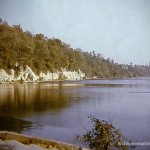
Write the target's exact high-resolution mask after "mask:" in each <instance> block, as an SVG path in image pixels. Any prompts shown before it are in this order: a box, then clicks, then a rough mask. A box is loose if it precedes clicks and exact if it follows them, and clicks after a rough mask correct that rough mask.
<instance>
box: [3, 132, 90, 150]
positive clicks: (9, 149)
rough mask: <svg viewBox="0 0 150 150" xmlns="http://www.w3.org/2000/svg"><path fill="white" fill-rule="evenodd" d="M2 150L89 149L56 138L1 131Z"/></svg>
mask: <svg viewBox="0 0 150 150" xmlns="http://www.w3.org/2000/svg"><path fill="white" fill-rule="evenodd" d="M0 150H88V149H85V148H81V147H79V146H76V145H72V144H68V143H63V142H59V141H55V140H48V139H43V138H37V137H31V136H27V135H22V134H18V133H14V132H8V131H0Z"/></svg>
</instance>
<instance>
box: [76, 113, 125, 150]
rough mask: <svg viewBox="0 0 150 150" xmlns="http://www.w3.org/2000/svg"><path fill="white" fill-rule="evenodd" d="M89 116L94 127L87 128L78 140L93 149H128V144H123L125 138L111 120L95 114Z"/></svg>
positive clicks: (78, 136)
mask: <svg viewBox="0 0 150 150" xmlns="http://www.w3.org/2000/svg"><path fill="white" fill-rule="evenodd" d="M88 118H90V120H91V122H92V123H93V128H92V129H91V130H86V133H85V134H83V135H77V140H78V141H80V142H82V143H84V144H88V146H89V147H90V148H91V149H92V150H109V149H113V148H115V149H118V150H126V149H127V147H126V146H124V145H122V144H121V143H123V141H124V139H125V138H124V137H123V135H122V134H121V132H120V131H119V130H118V129H116V128H115V127H114V126H113V125H112V123H111V122H108V121H105V120H99V119H96V118H95V117H94V116H89V117H88Z"/></svg>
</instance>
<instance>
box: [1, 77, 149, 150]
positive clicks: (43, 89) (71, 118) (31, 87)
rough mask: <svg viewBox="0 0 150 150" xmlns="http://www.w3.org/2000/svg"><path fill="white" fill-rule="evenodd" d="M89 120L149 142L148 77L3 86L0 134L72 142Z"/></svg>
mask: <svg viewBox="0 0 150 150" xmlns="http://www.w3.org/2000/svg"><path fill="white" fill-rule="evenodd" d="M89 115H94V116H95V117H97V118H99V119H104V120H111V121H112V122H113V124H114V126H115V127H116V128H119V129H120V130H121V131H122V133H123V134H124V135H125V136H126V137H128V139H130V138H135V139H136V140H137V141H139V142H150V78H138V79H137V78H134V79H127V80H83V81H61V82H51V83H34V84H32V83H24V84H1V85H0V130H9V131H15V132H19V133H24V134H28V135H34V136H40V137H46V138H49V139H56V140H60V141H64V142H69V143H74V141H73V137H74V136H75V134H77V133H83V131H84V130H83V127H86V128H90V125H91V124H90V121H89V120H88V118H87V116H89ZM136 149H139V150H140V149H143V150H146V149H150V146H139V147H136Z"/></svg>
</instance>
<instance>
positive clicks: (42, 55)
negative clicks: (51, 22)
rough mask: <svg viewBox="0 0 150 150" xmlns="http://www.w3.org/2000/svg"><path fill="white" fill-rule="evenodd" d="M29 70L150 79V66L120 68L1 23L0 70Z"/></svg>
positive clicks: (105, 77)
mask: <svg viewBox="0 0 150 150" xmlns="http://www.w3.org/2000/svg"><path fill="white" fill-rule="evenodd" d="M26 65H28V66H30V68H31V69H32V70H33V71H34V72H35V73H36V74H39V73H40V71H42V72H47V71H50V72H56V71H57V70H58V71H60V70H61V69H62V68H66V69H67V70H70V71H79V69H80V70H81V71H82V72H84V73H85V75H86V78H90V79H91V78H98V79H112V78H129V77H143V76H150V66H148V65H132V63H131V64H129V65H127V64H118V63H116V62H115V61H114V60H113V59H110V58H104V57H103V56H102V54H100V53H95V52H94V51H92V52H88V51H86V50H82V49H79V48H76V49H73V48H72V47H71V46H70V45H69V44H66V43H64V42H63V41H61V40H60V39H57V38H48V37H46V36H45V35H44V34H41V33H40V34H34V35H33V34H32V33H30V32H29V31H23V29H22V27H21V25H13V26H10V25H8V23H7V22H6V21H3V20H2V19H0V69H4V70H6V71H7V72H8V73H9V70H10V69H14V70H15V71H16V72H17V70H19V67H20V66H26Z"/></svg>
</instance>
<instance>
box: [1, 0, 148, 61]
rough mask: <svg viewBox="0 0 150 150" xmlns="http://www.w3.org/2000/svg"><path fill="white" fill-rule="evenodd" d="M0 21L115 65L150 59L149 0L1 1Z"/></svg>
mask: <svg viewBox="0 0 150 150" xmlns="http://www.w3.org/2000/svg"><path fill="white" fill-rule="evenodd" d="M0 18H3V19H4V20H6V21H7V22H8V23H9V24H10V25H13V24H21V26H22V27H23V29H24V30H28V31H31V32H32V33H34V34H35V33H44V34H45V35H46V36H48V37H49V38H51V37H56V38H59V39H61V40H62V41H63V42H65V43H68V44H70V45H71V47H73V48H81V49H83V50H84V51H93V50H94V51H96V52H97V53H101V54H103V56H105V58H107V57H110V58H113V59H114V60H115V62H119V63H130V62H131V61H132V62H133V63H134V64H135V63H137V64H148V61H149V60H150V0H0Z"/></svg>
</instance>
